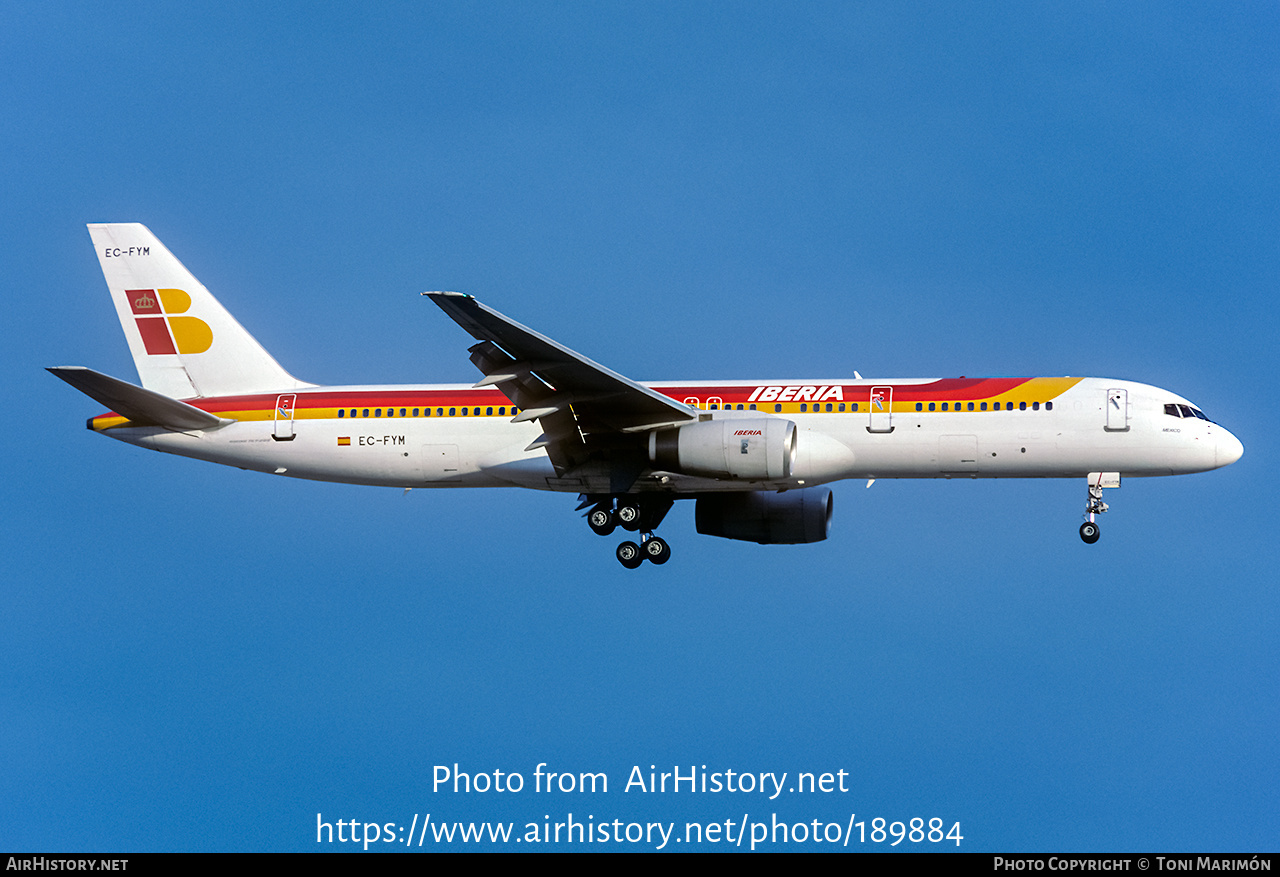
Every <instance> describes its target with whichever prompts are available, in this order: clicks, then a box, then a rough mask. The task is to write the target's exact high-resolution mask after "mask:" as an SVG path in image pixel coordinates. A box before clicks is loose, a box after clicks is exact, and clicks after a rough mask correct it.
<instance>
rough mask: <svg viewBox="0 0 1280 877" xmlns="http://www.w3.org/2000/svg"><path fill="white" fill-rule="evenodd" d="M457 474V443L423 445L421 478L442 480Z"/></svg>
mask: <svg viewBox="0 0 1280 877" xmlns="http://www.w3.org/2000/svg"><path fill="white" fill-rule="evenodd" d="M457 474H458V446H457V445H423V446H422V479H423V480H424V481H442V480H444V479H446V478H453V477H454V476H456V475H457Z"/></svg>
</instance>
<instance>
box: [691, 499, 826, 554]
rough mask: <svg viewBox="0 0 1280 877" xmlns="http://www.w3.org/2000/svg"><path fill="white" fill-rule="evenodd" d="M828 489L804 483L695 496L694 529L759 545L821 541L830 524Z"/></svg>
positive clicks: (710, 534)
mask: <svg viewBox="0 0 1280 877" xmlns="http://www.w3.org/2000/svg"><path fill="white" fill-rule="evenodd" d="M832 506H833V503H832V499H831V491H830V490H828V489H827V488H825V487H806V488H805V489H804V490H788V491H785V492H783V493H772V492H769V491H763V490H759V491H754V492H752V493H720V494H713V495H710V496H700V497H698V502H697V505H696V506H695V507H694V515H693V516H694V521H695V522H696V524H697V527H698V532H699V533H702V534H703V535H706V536H722V537H724V538H725V539H738V540H741V541H743V542H759V543H760V544H761V545H796V544H799V543H802V542H821V541H822V540H823V539H826V538H827V529H828V528H829V527H830V526H831V510H832Z"/></svg>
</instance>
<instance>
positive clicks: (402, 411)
mask: <svg viewBox="0 0 1280 877" xmlns="http://www.w3.org/2000/svg"><path fill="white" fill-rule="evenodd" d="M400 416H401V417H404V409H403V408H401V409H400Z"/></svg>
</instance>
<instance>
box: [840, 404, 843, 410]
mask: <svg viewBox="0 0 1280 877" xmlns="http://www.w3.org/2000/svg"><path fill="white" fill-rule="evenodd" d="M840 410H841V411H843V410H844V403H843V402H841V403H840Z"/></svg>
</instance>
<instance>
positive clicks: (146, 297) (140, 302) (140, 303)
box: [133, 290, 156, 311]
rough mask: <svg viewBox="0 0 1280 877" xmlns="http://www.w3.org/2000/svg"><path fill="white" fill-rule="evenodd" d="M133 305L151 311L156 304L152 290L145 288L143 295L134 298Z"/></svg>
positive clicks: (141, 309)
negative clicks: (151, 293)
mask: <svg viewBox="0 0 1280 877" xmlns="http://www.w3.org/2000/svg"><path fill="white" fill-rule="evenodd" d="M133 306H134V307H135V308H136V309H138V310H140V311H149V310H151V309H152V308H154V307H155V306H156V300H155V299H154V298H152V297H151V295H150V290H143V291H142V295H141V296H139V297H138V298H136V299H134V300H133Z"/></svg>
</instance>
